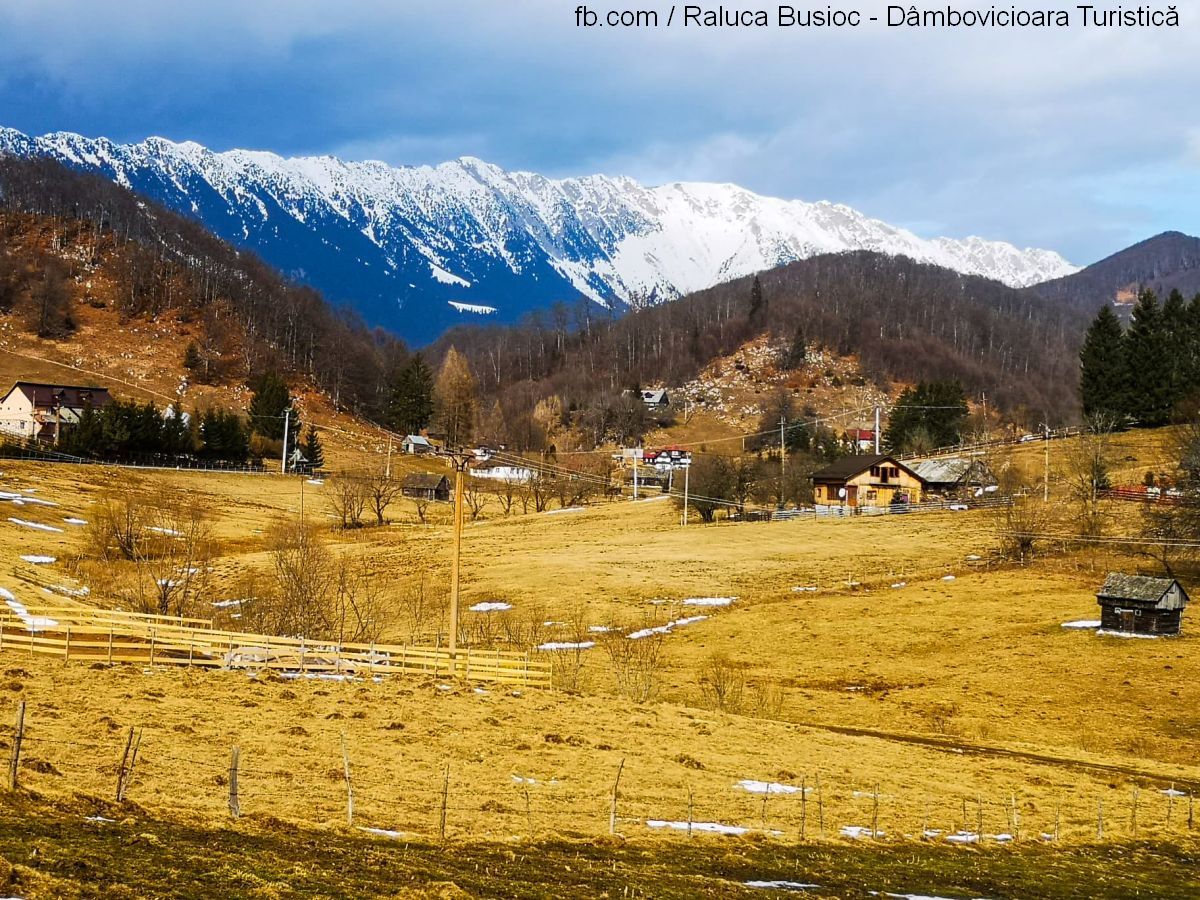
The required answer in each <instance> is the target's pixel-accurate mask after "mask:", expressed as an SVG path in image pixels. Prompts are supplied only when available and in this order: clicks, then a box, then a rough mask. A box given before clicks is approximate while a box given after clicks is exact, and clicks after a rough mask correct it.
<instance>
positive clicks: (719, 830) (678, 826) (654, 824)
mask: <svg viewBox="0 0 1200 900" xmlns="http://www.w3.org/2000/svg"><path fill="white" fill-rule="evenodd" d="M646 827H647V828H671V829H674V830H675V831H687V830H688V828H689V827H690V828H691V830H692V831H706V832H708V833H710V834H733V835H739V834H749V833H750V829H749V828H743V827H742V826H741V825H722V824H721V823H720V822H692V823H691V825H690V826H689V824H688V823H687V822H669V821H667V820H665V819H647V820H646Z"/></svg>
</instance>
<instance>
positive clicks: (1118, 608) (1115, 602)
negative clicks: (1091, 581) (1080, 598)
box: [1096, 572, 1188, 634]
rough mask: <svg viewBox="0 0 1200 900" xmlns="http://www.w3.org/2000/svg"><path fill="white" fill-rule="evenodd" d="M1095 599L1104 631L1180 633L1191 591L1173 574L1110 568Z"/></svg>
mask: <svg viewBox="0 0 1200 900" xmlns="http://www.w3.org/2000/svg"><path fill="white" fill-rule="evenodd" d="M1096 601H1097V602H1098V603H1099V604H1100V628H1101V630H1102V631H1125V632H1129V633H1131V634H1179V630H1180V627H1181V626H1182V624H1183V608H1184V607H1185V606H1187V602H1188V595H1187V591H1185V590H1184V589H1183V585H1181V584H1180V583H1179V582H1178V581H1176V580H1175V579H1174V578H1151V577H1149V576H1146V575H1124V574H1122V573H1120V572H1110V573H1109V575H1108V577H1107V578H1106V579H1104V587H1102V588H1100V591H1099V593H1097V594H1096Z"/></svg>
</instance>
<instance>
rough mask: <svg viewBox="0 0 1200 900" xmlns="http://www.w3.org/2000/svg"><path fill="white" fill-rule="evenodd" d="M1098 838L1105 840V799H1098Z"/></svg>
mask: <svg viewBox="0 0 1200 900" xmlns="http://www.w3.org/2000/svg"><path fill="white" fill-rule="evenodd" d="M1096 840H1098V841H1102V840H1104V801H1103V800H1097V801H1096Z"/></svg>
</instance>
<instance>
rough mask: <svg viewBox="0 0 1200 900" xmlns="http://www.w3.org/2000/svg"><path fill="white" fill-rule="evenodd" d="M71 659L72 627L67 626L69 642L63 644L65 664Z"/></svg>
mask: <svg viewBox="0 0 1200 900" xmlns="http://www.w3.org/2000/svg"><path fill="white" fill-rule="evenodd" d="M70 658H71V626H70V625H67V640H66V642H65V643H64V644H63V662H67V661H68V660H70Z"/></svg>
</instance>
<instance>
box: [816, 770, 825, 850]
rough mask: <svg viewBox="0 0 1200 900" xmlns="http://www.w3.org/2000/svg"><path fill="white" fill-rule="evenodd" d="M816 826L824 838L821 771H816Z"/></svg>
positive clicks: (823, 797) (823, 798)
mask: <svg viewBox="0 0 1200 900" xmlns="http://www.w3.org/2000/svg"><path fill="white" fill-rule="evenodd" d="M817 828H818V830H819V833H820V835H821V840H825V795H824V794H823V793H821V773H820V772H818V773H817Z"/></svg>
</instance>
